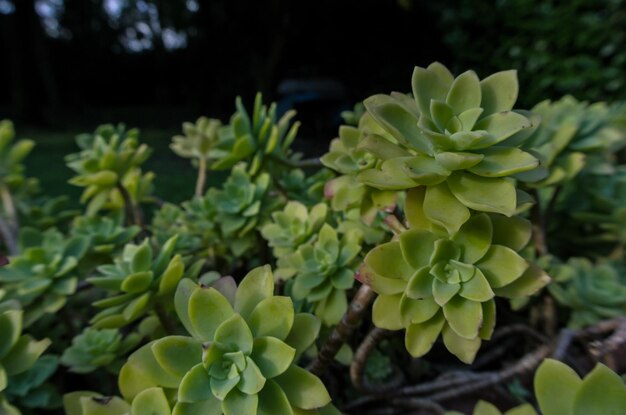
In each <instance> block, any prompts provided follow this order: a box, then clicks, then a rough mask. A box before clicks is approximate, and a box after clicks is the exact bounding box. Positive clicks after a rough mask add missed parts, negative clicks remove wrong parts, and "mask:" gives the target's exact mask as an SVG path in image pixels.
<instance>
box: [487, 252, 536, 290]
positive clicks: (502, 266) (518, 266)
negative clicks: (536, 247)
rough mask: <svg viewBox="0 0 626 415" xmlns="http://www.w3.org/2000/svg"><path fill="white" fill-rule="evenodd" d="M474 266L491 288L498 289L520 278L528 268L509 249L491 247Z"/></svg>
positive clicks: (524, 261) (520, 258)
mask: <svg viewBox="0 0 626 415" xmlns="http://www.w3.org/2000/svg"><path fill="white" fill-rule="evenodd" d="M476 266H477V267H478V268H479V269H480V270H481V271H482V272H483V274H485V277H486V278H487V281H489V284H490V285H491V286H492V287H493V288H500V287H504V286H505V285H507V284H510V283H511V282H513V281H515V280H516V279H518V278H519V277H521V276H522V274H523V273H524V271H526V269H527V268H528V262H527V261H526V260H525V259H524V258H522V257H521V256H519V254H517V253H516V252H515V251H513V250H512V249H511V248H507V247H506V246H502V245H492V246H491V248H490V249H489V251H488V252H487V254H486V255H485V256H484V257H483V258H482V259H481V260H480V261H478V262H477V263H476Z"/></svg>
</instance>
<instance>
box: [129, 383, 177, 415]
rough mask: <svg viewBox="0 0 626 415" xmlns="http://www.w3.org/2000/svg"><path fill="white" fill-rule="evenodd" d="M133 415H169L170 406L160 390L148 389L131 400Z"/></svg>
mask: <svg viewBox="0 0 626 415" xmlns="http://www.w3.org/2000/svg"><path fill="white" fill-rule="evenodd" d="M131 413H132V414H133V415H170V414H171V411H170V405H169V403H168V402H167V398H166V397H165V393H163V389H161V388H150V389H146V390H145V391H143V392H141V393H140V394H139V395H137V396H136V397H135V399H133V403H132V406H131Z"/></svg>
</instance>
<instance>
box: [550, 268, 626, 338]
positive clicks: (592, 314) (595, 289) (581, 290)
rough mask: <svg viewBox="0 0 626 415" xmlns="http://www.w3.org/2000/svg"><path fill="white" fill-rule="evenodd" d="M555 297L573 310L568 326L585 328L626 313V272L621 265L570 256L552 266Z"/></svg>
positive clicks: (551, 291) (551, 289) (552, 287)
mask: <svg viewBox="0 0 626 415" xmlns="http://www.w3.org/2000/svg"><path fill="white" fill-rule="evenodd" d="M550 274H551V275H552V276H553V277H554V283H553V284H550V285H549V286H548V290H549V292H550V294H551V295H552V297H554V299H555V300H556V301H557V302H558V303H559V304H560V305H561V306H563V307H566V308H568V309H569V310H570V312H571V314H570V318H569V322H568V324H567V325H568V326H569V327H572V328H581V327H585V326H588V325H592V324H594V323H597V322H598V321H601V320H605V319H609V318H615V317H619V316H623V315H625V314H626V275H625V274H624V270H623V269H622V267H620V266H619V265H614V264H611V263H608V262H607V263H599V264H593V263H592V262H591V261H589V260H588V259H586V258H570V259H569V260H568V261H567V263H565V264H559V265H555V266H554V267H552V269H551V270H550Z"/></svg>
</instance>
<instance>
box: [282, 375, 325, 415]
mask: <svg viewBox="0 0 626 415" xmlns="http://www.w3.org/2000/svg"><path fill="white" fill-rule="evenodd" d="M275 380H276V383H278V385H279V386H280V387H281V388H282V390H283V391H284V392H285V395H287V399H288V400H289V403H291V405H292V406H295V407H298V408H302V409H315V408H321V407H323V406H325V405H327V404H328V403H329V402H330V395H329V394H328V391H327V390H326V387H325V386H324V384H323V383H322V381H321V380H320V379H319V378H318V377H317V376H315V375H314V374H312V373H310V372H308V371H306V370H304V369H302V368H300V367H298V366H294V365H291V366H290V367H289V369H287V371H285V373H283V374H282V375H280V376H278V377H277V378H276V379H275Z"/></svg>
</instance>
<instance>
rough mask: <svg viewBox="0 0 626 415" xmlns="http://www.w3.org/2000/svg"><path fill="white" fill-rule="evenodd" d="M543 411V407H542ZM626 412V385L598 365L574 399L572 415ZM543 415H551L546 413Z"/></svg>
mask: <svg viewBox="0 0 626 415" xmlns="http://www.w3.org/2000/svg"><path fill="white" fill-rule="evenodd" d="M561 396H562V395H561ZM542 410H543V407H542ZM624 411H626V385H624V381H623V380H622V379H621V378H620V377H619V376H618V375H617V374H616V373H615V372H613V371H612V370H611V369H609V368H608V367H606V366H604V365H603V364H601V363H599V364H597V365H596V367H595V368H594V369H593V370H592V371H591V373H589V374H588V375H587V376H585V379H584V380H583V383H582V386H580V389H579V390H578V393H576V397H575V398H574V410H573V411H572V415H587V414H592V413H593V414H602V415H622V414H624ZM545 415H551V413H549V412H547V411H546V413H545Z"/></svg>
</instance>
